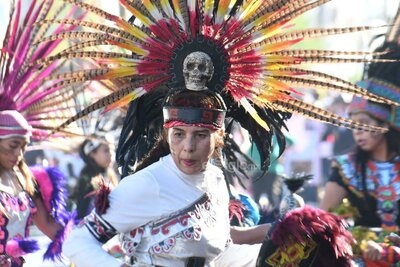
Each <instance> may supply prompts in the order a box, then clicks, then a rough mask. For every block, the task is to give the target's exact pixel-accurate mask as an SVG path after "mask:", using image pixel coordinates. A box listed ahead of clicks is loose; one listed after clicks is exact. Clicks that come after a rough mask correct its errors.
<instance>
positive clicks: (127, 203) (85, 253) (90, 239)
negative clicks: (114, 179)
mask: <svg viewBox="0 0 400 267" xmlns="http://www.w3.org/2000/svg"><path fill="white" fill-rule="evenodd" d="M109 201H110V207H109V208H108V209H107V211H106V213H105V214H102V215H101V216H100V217H101V219H102V220H105V221H106V222H107V223H108V224H110V225H111V226H112V227H113V228H115V229H116V230H117V232H120V233H126V232H129V231H131V230H133V229H135V228H137V227H139V226H142V225H144V224H146V223H148V222H150V221H152V220H154V219H157V218H159V216H160V211H159V210H160V204H159V202H160V201H159V186H158V183H157V182H156V180H155V179H154V177H153V176H152V175H151V173H148V172H140V173H137V174H135V175H132V176H128V177H126V178H124V179H123V180H122V181H121V182H120V184H119V185H118V186H117V187H116V188H115V189H114V190H113V191H112V192H111V193H110V195H109ZM63 253H64V254H65V255H66V256H67V257H68V258H69V259H70V260H71V261H72V262H73V263H74V264H76V265H77V266H79V267H92V266H93V267H119V266H121V265H122V264H123V263H122V262H121V261H119V260H116V259H115V258H114V257H112V256H111V255H109V254H108V253H107V252H106V251H105V250H104V249H103V248H102V244H101V243H100V242H99V241H98V240H97V239H96V238H95V237H94V236H93V235H92V233H91V232H90V231H89V230H88V228H87V227H86V225H84V226H81V227H79V228H75V229H74V230H73V231H72V232H71V234H70V235H69V236H68V238H67V239H66V240H65V242H64V244H63Z"/></svg>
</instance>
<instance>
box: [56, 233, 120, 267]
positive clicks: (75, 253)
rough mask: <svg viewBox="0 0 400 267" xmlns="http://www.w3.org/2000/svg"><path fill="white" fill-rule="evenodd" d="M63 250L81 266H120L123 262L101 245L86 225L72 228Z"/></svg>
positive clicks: (73, 261)
mask: <svg viewBox="0 0 400 267" xmlns="http://www.w3.org/2000/svg"><path fill="white" fill-rule="evenodd" d="M62 251H63V254H64V255H65V256H67V257H68V258H69V259H70V260H71V262H72V263H74V264H75V265H76V266H79V267H120V266H122V264H123V262H121V261H119V260H117V259H116V258H114V257H113V256H111V255H109V254H108V253H107V252H106V251H105V250H104V249H103V248H102V247H101V243H100V242H98V241H97V240H96V239H95V238H94V237H93V235H92V234H91V233H90V232H89V230H88V229H87V228H86V226H81V227H80V228H75V229H74V230H72V232H71V234H70V235H69V236H68V238H67V239H66V240H65V241H64V244H63V248H62Z"/></svg>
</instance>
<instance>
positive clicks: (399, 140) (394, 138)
mask: <svg viewBox="0 0 400 267" xmlns="http://www.w3.org/2000/svg"><path fill="white" fill-rule="evenodd" d="M368 115H369V116H370V117H371V118H372V119H374V120H376V121H377V122H378V125H379V126H382V125H383V124H384V123H385V122H384V121H382V120H379V119H377V118H375V117H374V116H372V115H370V114H368ZM384 137H385V140H386V144H387V148H388V154H389V155H390V154H393V153H394V154H395V155H396V156H397V155H400V132H399V131H398V130H397V129H395V128H394V127H392V126H389V130H388V131H387V132H386V133H385V134H384ZM370 154H371V152H369V151H365V150H362V149H361V148H360V147H359V146H357V147H356V148H355V150H354V157H355V158H354V159H355V163H356V168H357V169H359V170H360V171H361V184H362V188H363V193H364V196H366V195H367V193H368V192H367V184H366V179H367V177H366V172H367V162H368V160H369V159H370ZM366 199H367V198H366ZM365 205H366V207H370V203H365Z"/></svg>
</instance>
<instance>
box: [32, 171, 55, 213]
mask: <svg viewBox="0 0 400 267" xmlns="http://www.w3.org/2000/svg"><path fill="white" fill-rule="evenodd" d="M30 169H31V171H32V173H33V176H35V179H36V181H37V182H38V184H39V186H40V193H41V194H42V198H43V202H44V205H45V207H46V209H47V210H48V211H51V206H50V205H51V204H50V201H51V196H52V194H53V184H52V182H51V180H50V177H49V175H48V174H47V172H46V170H45V169H44V168H41V167H38V166H33V167H31V168H30Z"/></svg>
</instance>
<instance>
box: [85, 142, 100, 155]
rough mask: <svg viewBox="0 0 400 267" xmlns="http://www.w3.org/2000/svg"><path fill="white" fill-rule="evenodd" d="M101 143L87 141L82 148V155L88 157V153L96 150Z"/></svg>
mask: <svg viewBox="0 0 400 267" xmlns="http://www.w3.org/2000/svg"><path fill="white" fill-rule="evenodd" d="M101 144H102V143H101V142H100V141H99V140H93V141H89V142H87V143H86V144H85V146H84V147H83V153H85V155H86V156H88V155H89V154H90V153H92V152H93V150H95V149H96V148H98V147H99V146H100V145H101Z"/></svg>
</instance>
